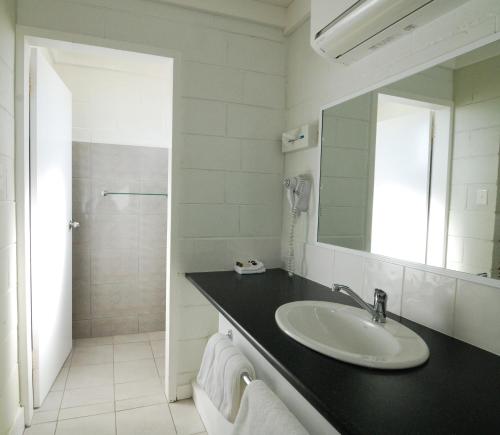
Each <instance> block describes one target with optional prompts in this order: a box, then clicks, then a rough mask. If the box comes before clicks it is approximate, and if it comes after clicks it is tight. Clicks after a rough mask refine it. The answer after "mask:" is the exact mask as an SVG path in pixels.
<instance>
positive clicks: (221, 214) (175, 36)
mask: <svg viewBox="0 0 500 435" xmlns="http://www.w3.org/2000/svg"><path fill="white" fill-rule="evenodd" d="M18 22H19V23H20V24H23V25H27V26H34V27H41V28H48V29H52V30H57V31H62V32H70V33H79V34H83V35H92V36H97V37H100V38H110V39H114V40H119V41H128V42H132V43H136V44H144V45H148V46H154V47H161V48H165V49H172V50H177V51H179V52H180V53H181V55H182V60H183V61H182V67H181V75H182V112H183V113H182V121H181V122H182V141H183V143H182V144H174V147H175V146H178V148H177V149H182V152H181V170H180V172H181V177H180V178H181V180H176V183H177V186H178V188H179V193H181V194H182V196H180V199H179V201H180V205H178V207H180V214H179V221H180V222H181V234H180V235H178V234H174V237H179V236H180V239H181V240H180V241H179V243H177V244H176V245H177V246H180V249H179V251H178V252H173V256H174V257H173V259H172V261H173V263H174V264H175V265H176V267H177V271H178V272H179V273H182V272H186V271H202V270H221V269H230V268H231V264H232V260H233V259H234V258H238V257H247V256H256V257H260V258H262V259H263V261H264V262H265V263H266V265H267V266H269V267H273V266H278V265H280V264H281V258H280V256H281V252H280V241H281V210H282V203H281V195H280V189H281V187H280V185H281V176H282V171H283V158H282V156H281V154H280V142H279V141H280V137H281V132H282V131H283V129H284V121H285V116H284V101H285V54H286V53H285V44H284V42H285V41H284V37H283V35H282V32H281V31H280V30H278V29H273V28H271V27H267V26H261V25H257V24H251V23H248V22H244V21H240V20H235V19H230V18H225V17H219V16H214V15H210V14H205V13H198V12H195V11H193V10H187V9H182V8H178V7H174V6H170V5H167V4H162V3H160V2H150V1H147V2H144V1H138V0H91V1H89V0H62V1H61V0H19V1H18ZM174 85H175V84H174ZM178 282H179V285H178V287H179V288H176V289H174V291H175V292H176V294H178V296H179V297H178V298H177V299H181V298H182V296H181V295H183V293H184V292H187V291H189V290H188V289H189V285H188V284H187V283H186V282H184V278H182V277H181V276H180V275H179V280H178ZM181 300H182V299H181ZM204 303H205V304H206V302H205V301H204ZM189 307H190V305H189V304H188V305H180V306H179V307H178V310H177V311H178V313H177V314H178V316H177V317H178V319H181V318H182V319H183V320H182V321H183V322H184V321H185V318H186V319H187V318H191V319H192V320H193V321H198V322H200V319H197V317H196V316H197V314H198V312H197V310H196V309H191V308H189ZM212 314H213V316H212V317H213V319H215V320H216V315H215V313H213V312H212ZM204 318H205V319H206V320H205V330H204V332H203V333H201V331H200V330H198V331H191V333H190V334H188V335H184V329H183V328H182V327H178V328H177V329H178V330H179V332H180V336H179V337H177V339H178V340H179V341H178V343H177V348H178V358H177V361H176V365H177V367H178V370H177V371H178V372H180V373H183V375H182V376H179V377H178V384H179V389H178V396H181V395H183V394H185V392H186V388H185V387H186V385H187V384H188V382H187V381H189V373H190V371H193V370H195V369H196V368H197V366H198V365H199V363H200V355H201V352H202V350H203V347H204V340H205V338H206V337H207V336H208V335H210V334H211V333H212V332H214V331H215V330H216V329H217V327H216V322H215V323H213V322H212V320H213V319H212V318H211V319H208V318H206V317H204ZM195 335H199V337H194V336H195ZM186 373H188V375H186Z"/></svg>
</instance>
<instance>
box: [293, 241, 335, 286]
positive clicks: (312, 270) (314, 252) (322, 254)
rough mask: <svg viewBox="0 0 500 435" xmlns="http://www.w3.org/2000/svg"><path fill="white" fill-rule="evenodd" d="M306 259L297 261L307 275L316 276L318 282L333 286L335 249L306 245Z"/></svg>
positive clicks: (300, 268) (299, 267)
mask: <svg viewBox="0 0 500 435" xmlns="http://www.w3.org/2000/svg"><path fill="white" fill-rule="evenodd" d="M304 255H305V257H304V261H302V262H301V264H299V263H297V266H296V267H297V270H301V271H302V273H301V274H303V275H304V276H305V277H307V278H309V277H311V278H312V277H314V280H315V281H316V282H319V283H320V284H323V285H324V286H326V287H329V288H331V287H332V284H333V282H334V272H333V262H334V260H333V257H334V254H333V251H332V250H331V249H327V248H322V247H319V246H311V245H306V247H305V253H304Z"/></svg>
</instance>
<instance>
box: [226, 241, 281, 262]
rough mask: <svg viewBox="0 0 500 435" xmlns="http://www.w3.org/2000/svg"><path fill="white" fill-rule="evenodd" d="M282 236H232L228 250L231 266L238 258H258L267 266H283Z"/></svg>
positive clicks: (228, 243)
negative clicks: (281, 256)
mask: <svg viewBox="0 0 500 435" xmlns="http://www.w3.org/2000/svg"><path fill="white" fill-rule="evenodd" d="M280 241H281V240H280V237H279V235H278V236H276V237H265V238H261V237H259V238H257V237H245V238H231V239H229V240H228V241H227V250H228V253H229V257H230V258H229V260H230V263H231V267H232V265H233V264H234V262H235V261H236V260H242V259H244V260H248V259H251V258H256V259H258V260H260V261H262V262H263V263H264V265H265V266H266V267H267V268H273V267H281V266H282V262H281V258H280V255H281V249H280Z"/></svg>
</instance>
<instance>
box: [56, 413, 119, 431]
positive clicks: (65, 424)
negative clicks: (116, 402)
mask: <svg viewBox="0 0 500 435" xmlns="http://www.w3.org/2000/svg"><path fill="white" fill-rule="evenodd" d="M115 432H116V431H115V415H114V414H113V413H109V414H102V415H94V416H91V417H82V418H74V419H71V420H63V421H60V422H59V423H58V424H57V429H56V435H89V434H92V435H97V434H99V435H115Z"/></svg>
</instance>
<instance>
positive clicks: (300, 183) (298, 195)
mask: <svg viewBox="0 0 500 435" xmlns="http://www.w3.org/2000/svg"><path fill="white" fill-rule="evenodd" d="M283 184H284V185H285V187H286V188H287V195H288V202H289V203H290V208H291V209H292V211H296V212H297V216H298V215H299V214H300V213H301V212H303V211H307V210H308V209H309V196H310V194H311V179H310V178H309V177H307V176H306V175H299V176H297V177H290V178H285V181H284V182H283Z"/></svg>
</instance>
